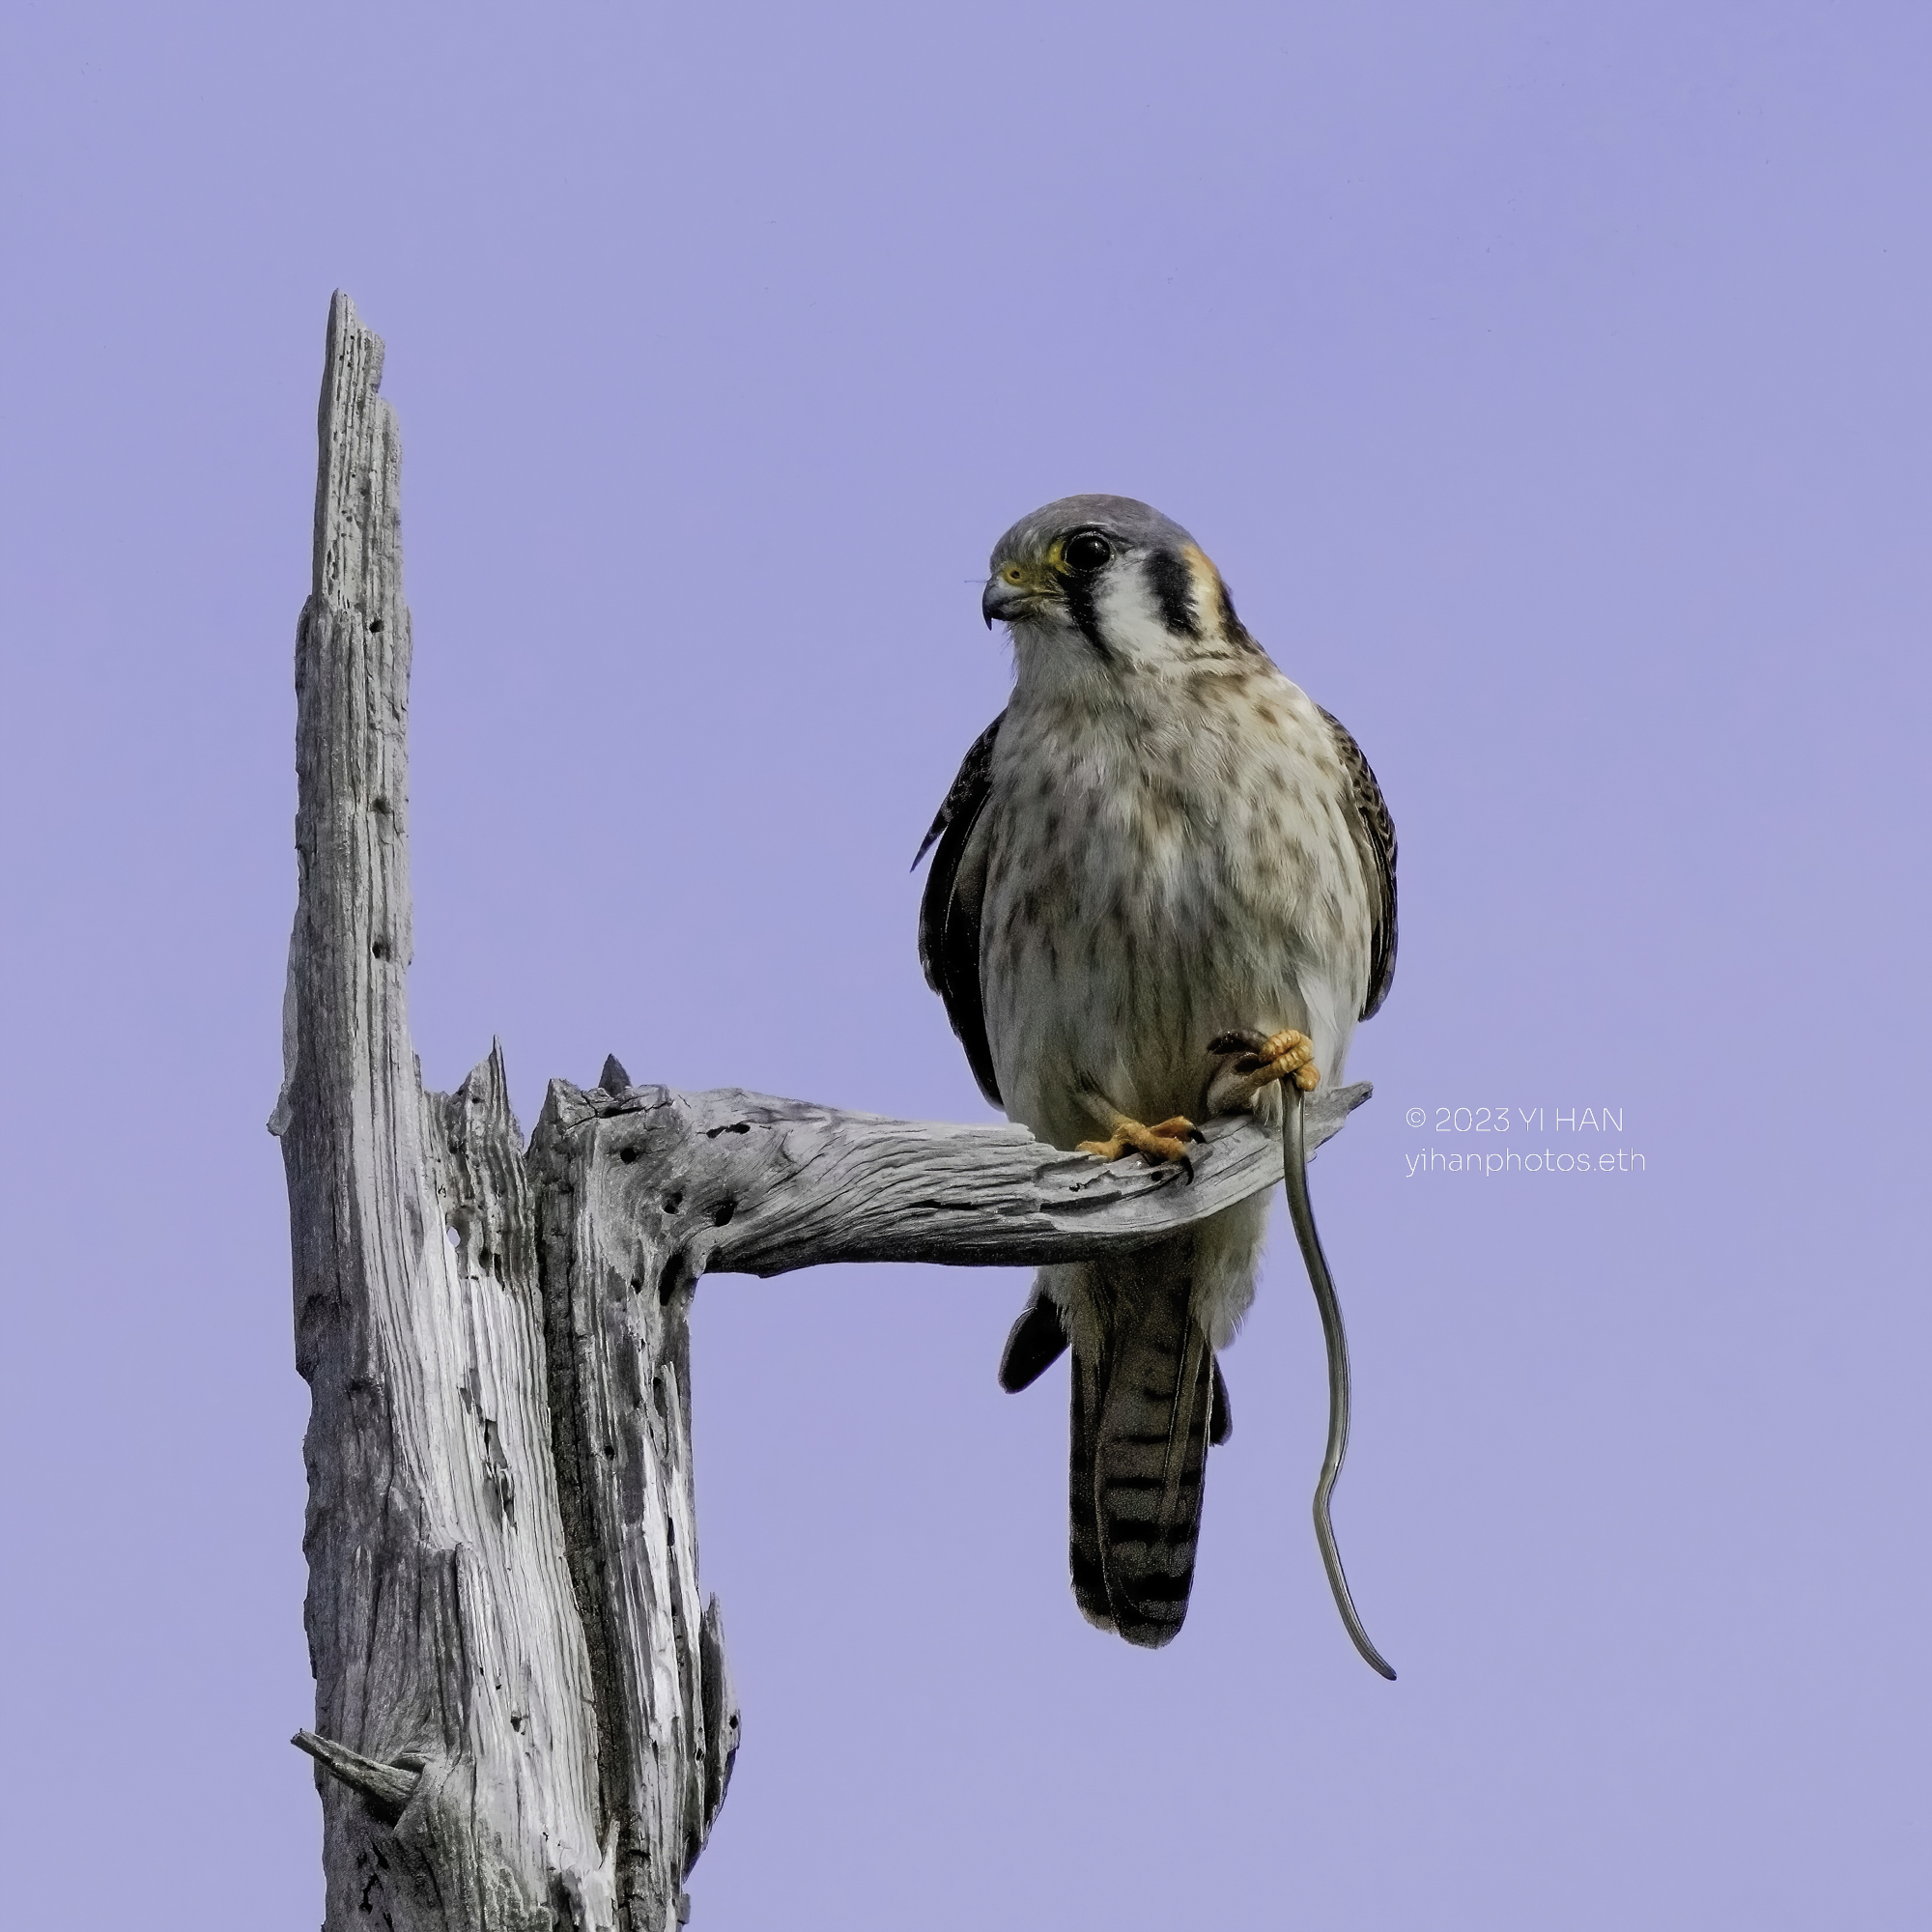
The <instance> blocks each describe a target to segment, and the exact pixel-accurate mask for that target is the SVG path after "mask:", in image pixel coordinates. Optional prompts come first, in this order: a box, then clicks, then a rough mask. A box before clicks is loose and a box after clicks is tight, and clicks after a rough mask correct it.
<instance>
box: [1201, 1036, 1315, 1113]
mask: <svg viewBox="0 0 1932 1932" xmlns="http://www.w3.org/2000/svg"><path fill="white" fill-rule="evenodd" d="M1208 1052H1209V1053H1225V1054H1233V1055H1236V1056H1237V1058H1236V1059H1235V1060H1234V1061H1233V1063H1232V1064H1231V1065H1227V1066H1224V1067H1223V1068H1222V1070H1221V1071H1220V1072H1219V1073H1218V1074H1216V1075H1215V1077H1214V1080H1213V1081H1212V1083H1211V1084H1210V1086H1209V1087H1208V1112H1209V1113H1210V1114H1222V1113H1230V1112H1233V1111H1234V1110H1235V1109H1236V1108H1241V1107H1246V1106H1247V1105H1248V1103H1249V1102H1250V1101H1251V1100H1253V1098H1254V1097H1255V1095H1256V1094H1259V1093H1260V1092H1261V1091H1262V1089H1263V1088H1264V1087H1268V1086H1272V1085H1273V1083H1274V1082H1275V1081H1277V1080H1293V1082H1294V1084H1295V1086H1296V1087H1298V1088H1299V1089H1300V1090H1301V1092H1302V1093H1304V1094H1312V1093H1314V1091H1315V1088H1316V1083H1317V1082H1318V1081H1320V1079H1321V1072H1320V1071H1319V1070H1318V1069H1317V1067H1316V1066H1315V1065H1314V1064H1313V1062H1314V1058H1315V1042H1314V1041H1313V1040H1311V1039H1310V1038H1309V1037H1308V1036H1307V1035H1306V1034H1305V1033H1297V1032H1296V1031H1295V1030H1294V1029H1293V1027H1288V1028H1286V1029H1284V1030H1283V1031H1282V1032H1280V1033H1277V1034H1270V1035H1268V1036H1267V1037H1263V1036H1262V1035H1260V1034H1258V1033H1226V1034H1222V1035H1220V1036H1219V1037H1217V1038H1215V1039H1212V1040H1210V1041H1209V1042H1208Z"/></svg>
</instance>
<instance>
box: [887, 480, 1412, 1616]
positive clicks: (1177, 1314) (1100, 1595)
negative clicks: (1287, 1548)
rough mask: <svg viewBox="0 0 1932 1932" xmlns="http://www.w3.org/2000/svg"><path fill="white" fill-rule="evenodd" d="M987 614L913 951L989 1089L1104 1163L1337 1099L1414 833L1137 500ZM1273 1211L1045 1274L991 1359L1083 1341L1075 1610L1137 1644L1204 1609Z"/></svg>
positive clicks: (1002, 566) (999, 583) (1063, 507)
mask: <svg viewBox="0 0 1932 1932" xmlns="http://www.w3.org/2000/svg"><path fill="white" fill-rule="evenodd" d="M981 610H982V611H983V614H984V616H985V619H986V623H987V625H988V627H989V628H990V626H991V625H992V624H993V623H995V622H996V621H997V622H1002V623H1005V624H1007V625H1008V626H1009V629H1010V631H1011V636H1012V645H1013V659H1014V668H1015V677H1014V683H1013V692H1012V697H1011V699H1010V701H1009V703H1008V705H1007V708H1006V710H1005V711H1004V712H1002V713H1001V715H1000V716H999V717H998V718H996V719H995V720H994V721H993V723H992V724H991V725H988V726H987V727H986V729H985V730H984V731H983V732H982V733H981V734H980V737H979V739H978V740H977V742H976V743H975V744H974V746H973V748H972V750H971V751H969V752H968V753H967V754H966V760H965V763H964V764H963V765H962V766H961V767H960V770H959V776H958V778H957V779H956V780H955V781H953V785H952V790H951V791H950V792H949V793H948V794H947V798H946V802H945V803H944V805H942V806H941V807H940V810H939V815H938V817H937V818H935V819H934V820H933V824H932V829H931V830H930V831H929V832H928V833H927V834H926V838H925V842H924V844H923V845H922V846H921V847H920V852H921V856H923V854H924V852H925V851H926V849H927V848H928V847H929V846H931V845H932V844H933V842H934V841H935V840H936V841H937V842H938V846H939V850H938V853H937V856H936V857H935V858H934V860H933V865H932V872H931V876H930V878H929V879H928V881H927V883H926V888H925V894H924V897H923V903H922V905H921V908H920V931H919V950H920V960H921V963H922V965H923V967H924V969H925V977H926V980H927V982H928V983H929V984H930V985H931V986H932V988H933V990H934V991H935V992H937V993H938V994H939V995H940V997H941V998H942V999H943V1000H944V1001H945V1003H946V1010H947V1014H948V1016H949V1017H950V1018H951V1020H952V1028H953V1031H954V1032H955V1033H956V1034H957V1035H958V1036H959V1038H960V1040H961V1042H962V1043H963V1044H964V1046H965V1049H966V1057H967V1060H968V1061H969V1062H970V1064H971V1065H972V1068H973V1072H974V1075H975V1077H976V1078H977V1079H978V1080H979V1083H980V1090H981V1091H982V1092H983V1093H984V1094H985V1095H986V1097H987V1098H988V1099H989V1100H991V1101H992V1102H993V1104H994V1105H995V1106H998V1107H1002V1108H1004V1109H1005V1111H1006V1112H1007V1114H1008V1115H1009V1117H1010V1118H1011V1119H1013V1120H1015V1121H1019V1122H1024V1123H1025V1124H1026V1125H1027V1126H1028V1127H1029V1128H1031V1129H1032V1130H1033V1132H1034V1133H1036V1134H1037V1135H1038V1136H1039V1137H1040V1138H1041V1139H1042V1140H1045V1141H1047V1142H1050V1143H1051V1144H1053V1145H1054V1146H1056V1147H1062V1148H1079V1149H1081V1150H1083V1151H1087V1152H1089V1153H1092V1154H1095V1155H1097V1156H1099V1157H1100V1158H1103V1159H1109V1160H1111V1159H1117V1158H1120V1157H1121V1156H1122V1155H1123V1154H1124V1153H1125V1152H1126V1151H1129V1150H1133V1151H1138V1152H1140V1153H1142V1154H1143V1155H1145V1156H1146V1157H1148V1158H1149V1159H1152V1160H1180V1159H1184V1158H1185V1157H1186V1153H1187V1146H1188V1142H1189V1139H1190V1138H1191V1137H1192V1136H1193V1135H1194V1133H1195V1131H1196V1130H1195V1128H1194V1125H1193V1123H1194V1122H1197V1121H1200V1120H1205V1119H1208V1118H1211V1117H1213V1116H1215V1115H1217V1114H1222V1113H1228V1112H1232V1111H1234V1110H1236V1109H1237V1108H1242V1107H1247V1108H1252V1109H1254V1110H1255V1111H1257V1112H1259V1113H1261V1114H1263V1115H1264V1118H1266V1119H1268V1120H1271V1121H1274V1122H1279V1120H1280V1109H1281V1106H1282V1096H1281V1094H1280V1092H1279V1087H1278V1083H1279V1082H1280V1081H1282V1080H1284V1079H1292V1080H1293V1081H1294V1082H1295V1084H1296V1085H1297V1086H1298V1087H1299V1088H1301V1089H1302V1090H1303V1091H1307V1090H1310V1089H1312V1088H1313V1087H1314V1086H1315V1084H1316V1081H1317V1079H1318V1078H1320V1077H1327V1078H1329V1079H1331V1080H1334V1079H1339V1077H1340V1075H1341V1072H1342V1066H1343V1062H1344V1060H1345V1058H1346V1056H1347V1054H1348V1050H1349V1039H1350V1035H1351V1034H1352V1033H1353V1031H1354V1027H1355V1022H1356V1020H1357V1019H1366V1018H1368V1017H1369V1015H1370V1014H1372V1013H1373V1012H1375V1011H1376V1009H1378V1007H1379V1006H1380V1005H1381V1003H1382V1001H1383V999H1384V998H1385V997H1386V995H1387V993H1388V988H1389V980H1390V979H1391V977H1392V975H1393V973H1394V969H1395V942H1396V923H1395V854H1396V845H1395V829H1394V827H1393V825H1392V824H1391V823H1390V820H1389V814H1388V809H1387V807H1386V806H1385V805H1384V804H1383V802H1382V795H1381V789H1380V787H1379V786H1378V784H1377V782H1376V777H1375V774H1374V772H1372V771H1371V770H1370V769H1369V764H1368V760H1367V759H1366V758H1364V757H1363V755H1362V753H1361V751H1360V749H1359V747H1358V746H1357V745H1356V743H1355V741H1354V739H1353V738H1351V737H1350V735H1349V733H1348V732H1347V731H1346V730H1344V729H1343V727H1342V725H1340V724H1339V723H1337V721H1336V720H1335V719H1333V718H1332V717H1330V716H1329V714H1328V713H1327V712H1325V711H1323V710H1322V709H1321V706H1319V705H1318V704H1316V703H1315V702H1313V700H1312V699H1310V698H1309V697H1307V696H1304V695H1303V693H1302V692H1301V691H1300V690H1299V689H1298V688H1297V687H1296V686H1295V685H1293V684H1292V683H1290V682H1289V680H1288V679H1287V678H1286V677H1284V676H1283V675H1282V673H1281V671H1280V670H1279V669H1277V668H1276V667H1275V665H1274V663H1273V661H1272V660H1271V659H1270V658H1269V657H1268V656H1267V654H1266V653H1265V652H1264V650H1263V649H1262V648H1261V646H1260V645H1259V644H1257V643H1256V642H1255V640H1254V639H1253V638H1251V637H1250V636H1249V635H1248V633H1247V631H1246V630H1245V629H1243V628H1242V625H1241V622H1240V619H1239V618H1238V617H1236V614H1235V606H1234V603H1233V601H1232V599H1231V598H1230V597H1229V595H1228V590H1227V586H1226V585H1225V584H1224V583H1223V582H1221V578H1220V574H1219V572H1217V571H1216V570H1215V568H1214V566H1213V564H1211V563H1210V562H1209V561H1208V558H1207V557H1206V556H1205V555H1204V554H1202V552H1201V550H1200V548H1199V547H1198V546H1197V545H1196V544H1195V542H1194V540H1193V538H1192V537H1190V536H1189V535H1188V534H1187V532H1186V531H1185V530H1183V529H1182V528H1180V526H1179V525H1178V524H1173V523H1170V522H1169V521H1168V519H1167V518H1165V517H1164V516H1162V515H1161V514H1160V513H1159V512H1158V511H1156V510H1153V509H1151V508H1149V507H1148V505H1147V504H1145V503H1137V502H1135V501H1133V500H1132V499H1131V498H1129V497H1064V498H1063V499H1062V500H1060V501H1059V502H1057V503H1049V504H1047V506H1046V507H1045V508H1044V509H1041V510H1036V511H1035V512H1034V514H1033V515H1032V516H1030V517H1026V518H1023V519H1022V520H1021V521H1020V522H1019V523H1017V524H1015V525H1014V526H1013V527H1012V528H1011V529H1009V531H1008V532H1007V533H1006V535H1005V536H1003V537H1002V538H1001V539H1000V541H999V544H998V546H997V547H996V548H995V550H994V552H993V557H992V567H991V574H990V575H989V577H988V579H987V582H986V589H985V596H984V598H983V600H982V604H981ZM1236 1036H1238V1038H1236ZM1230 1049H1235V1050H1232V1051H1231V1050H1230ZM1267 1200H1268V1197H1267V1196H1266V1195H1265V1194H1261V1195H1257V1196H1255V1197H1254V1198H1252V1199H1251V1200H1249V1201H1246V1202H1243V1203H1241V1204H1240V1205H1239V1206H1237V1207H1235V1208H1229V1209H1227V1210H1226V1211H1225V1212H1223V1213H1220V1214H1216V1215H1214V1216H1213V1217H1212V1218H1210V1219H1208V1220H1206V1221H1202V1222H1199V1223H1197V1224H1196V1225H1195V1226H1193V1227H1191V1228H1189V1229H1187V1230H1186V1231H1185V1232H1184V1233H1182V1234H1179V1235H1176V1236H1171V1237H1168V1238H1166V1239H1163V1240H1161V1241H1158V1242H1156V1243H1154V1244H1153V1245H1151V1246H1149V1247H1146V1248H1142V1249H1140V1250H1138V1251H1136V1252H1134V1253H1132V1254H1130V1255H1125V1256H1122V1257H1121V1258H1119V1259H1115V1260H1108V1261H1104V1262H1087V1263H1078V1264H1067V1265H1064V1266H1056V1267H1047V1268H1042V1269H1041V1270H1040V1273H1039V1277H1038V1280H1037V1283H1036V1286H1035V1289H1034V1293H1033V1298H1032V1301H1031V1302H1030V1303H1029V1305H1028V1308H1027V1310H1026V1312H1025V1313H1024V1314H1023V1315H1022V1316H1021V1317H1020V1319H1019V1321H1017V1322H1016V1323H1015V1324H1014V1327H1013V1332H1012V1334H1011V1336H1010V1337H1009V1340H1008V1343H1007V1350H1006V1354H1005V1356H1004V1357H1003V1359H1002V1361H1001V1364H1000V1379H1001V1381H1002V1383H1003V1384H1004V1385H1005V1386H1006V1387H1007V1388H1009V1389H1014V1390H1017V1389H1021V1388H1025V1387H1026V1386H1027V1385H1028V1384H1029V1383H1030V1382H1032V1381H1033V1380H1034V1379H1035V1378H1037V1376H1038V1375H1039V1374H1040V1373H1041V1372H1042V1371H1043V1370H1044V1369H1045V1368H1046V1367H1047V1365H1048V1364H1049V1363H1050V1362H1052V1361H1053V1360H1054V1359H1055V1358H1056V1357H1057V1356H1058V1355H1059V1354H1060V1352H1061V1351H1062V1350H1064V1349H1065V1347H1066V1346H1067V1344H1068V1343H1069V1342H1070V1343H1071V1345H1072V1350H1073V1372H1072V1383H1073V1415H1072V1460H1071V1485H1070V1543H1071V1561H1072V1571H1073V1593H1074V1596H1075V1598H1076V1600H1077V1601H1078V1603H1079V1605H1080V1608H1081V1610H1082V1611H1083V1612H1084V1613H1085V1615H1086V1616H1087V1618H1088V1619H1089V1621H1090V1622H1093V1623H1094V1624H1096V1625H1098V1626H1099V1627H1100V1628H1101V1629H1103V1630H1115V1631H1118V1632H1119V1633H1120V1634H1121V1635H1122V1636H1123V1637H1125V1638H1126V1639H1127V1641H1128V1642H1129V1643H1136V1644H1145V1645H1158V1644H1164V1643H1166V1642H1168V1641H1169V1640H1170V1639H1171V1638H1172V1637H1173V1636H1174V1634H1176V1632H1178V1631H1179V1628H1180V1624H1181V1619H1182V1618H1183V1617H1184V1616H1185V1615H1186V1612H1187V1598H1188V1592H1189V1589H1190V1588H1191V1586H1192V1583H1193V1578H1194V1552H1195V1544H1196V1539H1197V1536H1198V1533H1199V1528H1200V1520H1201V1497H1202V1486H1203V1481H1204V1478H1205V1475H1206V1471H1207V1461H1208V1445H1209V1443H1210V1442H1221V1441H1223V1440H1225V1439H1226V1437H1227V1435H1228V1431H1229V1423H1230V1413H1229V1404H1228V1394H1227V1387H1226V1384H1225V1383H1224V1381H1223V1380H1222V1378H1221V1370H1220V1366H1219V1364H1218V1363H1217V1361H1216V1359H1215V1351H1216V1350H1220V1349H1224V1348H1226V1347H1227V1345H1228V1343H1229V1342H1230V1341H1232V1340H1233V1338H1234V1334H1235V1331H1236V1328H1237V1327H1238V1326H1239V1324H1240V1321H1241V1318H1242V1316H1243V1315H1244V1314H1245V1313H1246V1312H1247V1309H1248V1306H1249V1304H1250V1302H1251V1301H1252V1300H1253V1298H1254V1292H1255V1271H1256V1266H1257V1264H1258V1262H1259V1259H1260V1250H1261V1244H1262V1237H1263V1233H1264V1228H1265V1225H1266V1219H1267ZM1339 1594H1340V1593H1339V1591H1338V1595H1339Z"/></svg>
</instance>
